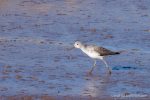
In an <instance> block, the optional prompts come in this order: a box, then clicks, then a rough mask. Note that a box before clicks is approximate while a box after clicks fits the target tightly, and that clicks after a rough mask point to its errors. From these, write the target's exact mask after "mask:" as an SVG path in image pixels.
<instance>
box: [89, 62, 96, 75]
mask: <svg viewBox="0 0 150 100" xmlns="http://www.w3.org/2000/svg"><path fill="white" fill-rule="evenodd" d="M95 67H96V60H94V64H93V66H92V69H91V70H90V72H89V73H90V74H91V73H92V71H93V70H94V68H95Z"/></svg>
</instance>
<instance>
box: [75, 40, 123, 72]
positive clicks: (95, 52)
mask: <svg viewBox="0 0 150 100" xmlns="http://www.w3.org/2000/svg"><path fill="white" fill-rule="evenodd" d="M74 46H75V47H76V48H79V49H81V50H82V51H83V52H84V53H85V54H87V55H88V56H89V57H91V58H93V59H94V65H93V67H92V69H91V71H90V73H92V71H93V69H94V68H95V66H96V59H101V60H102V61H103V62H104V63H105V65H106V67H107V68H108V70H109V73H111V70H110V69H109V67H108V64H107V62H106V61H105V60H104V57H105V56H109V55H116V54H120V52H114V51H111V50H108V49H106V48H104V47H99V46H96V45H85V44H82V43H81V42H79V41H77V42H75V44H74Z"/></svg>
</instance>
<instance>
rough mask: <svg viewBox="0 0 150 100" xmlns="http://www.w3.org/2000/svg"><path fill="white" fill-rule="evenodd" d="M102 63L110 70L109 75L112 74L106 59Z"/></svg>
mask: <svg viewBox="0 0 150 100" xmlns="http://www.w3.org/2000/svg"><path fill="white" fill-rule="evenodd" d="M102 61H103V62H104V63H105V65H106V67H107V68H108V70H109V74H111V69H110V68H109V66H108V64H107V62H106V61H105V60H104V59H102Z"/></svg>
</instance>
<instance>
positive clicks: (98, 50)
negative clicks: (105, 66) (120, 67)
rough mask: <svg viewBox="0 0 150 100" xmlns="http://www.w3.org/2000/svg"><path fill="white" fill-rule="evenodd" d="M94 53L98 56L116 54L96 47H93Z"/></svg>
mask: <svg viewBox="0 0 150 100" xmlns="http://www.w3.org/2000/svg"><path fill="white" fill-rule="evenodd" d="M94 51H96V52H98V53H99V54H100V56H107V55H114V54H117V52H113V51H111V50H108V49H106V48H103V47H97V46H94Z"/></svg>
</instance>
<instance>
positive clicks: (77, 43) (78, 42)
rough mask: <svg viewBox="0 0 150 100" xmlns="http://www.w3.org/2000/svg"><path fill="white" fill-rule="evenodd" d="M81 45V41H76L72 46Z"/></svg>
mask: <svg viewBox="0 0 150 100" xmlns="http://www.w3.org/2000/svg"><path fill="white" fill-rule="evenodd" d="M81 46H82V43H81V42H80V41H76V42H75V43H74V47H75V48H81Z"/></svg>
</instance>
